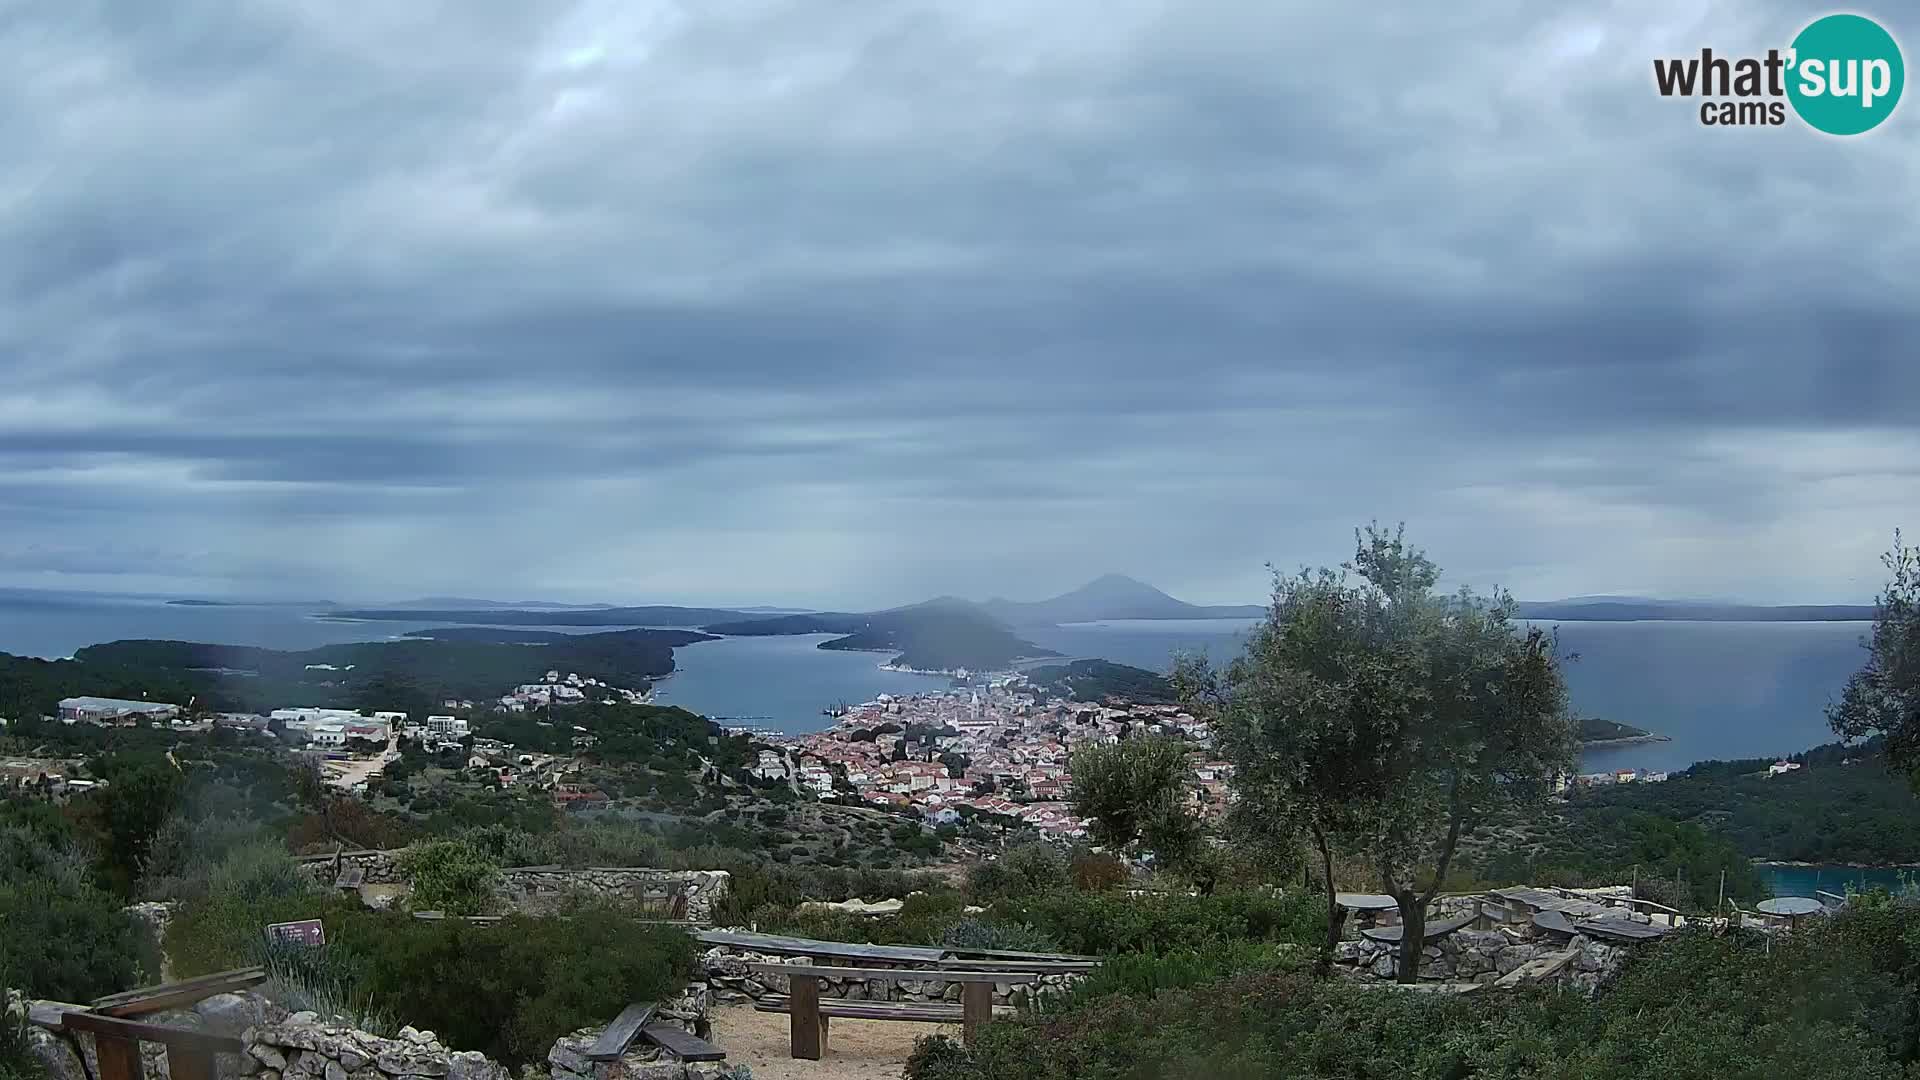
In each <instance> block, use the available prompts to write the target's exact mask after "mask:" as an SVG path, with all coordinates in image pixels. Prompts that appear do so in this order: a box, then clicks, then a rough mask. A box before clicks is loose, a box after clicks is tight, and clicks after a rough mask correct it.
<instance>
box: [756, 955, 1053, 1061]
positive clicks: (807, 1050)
mask: <svg viewBox="0 0 1920 1080" xmlns="http://www.w3.org/2000/svg"><path fill="white" fill-rule="evenodd" d="M747 967H748V968H749V969H750V970H752V971H754V972H755V973H757V974H761V975H784V976H786V978H787V981H788V986H789V987H790V991H789V993H788V994H787V995H786V996H785V997H780V996H771V997H764V998H761V999H760V1000H759V1001H758V1002H756V1003H754V1009H755V1010H757V1011H759V1012H784V1013H786V1014H788V1016H789V1017H791V1019H790V1021H789V1024H788V1030H789V1040H788V1041H789V1044H790V1046H789V1050H790V1056H792V1057H795V1058H802V1059H805V1060H808V1061H818V1060H820V1055H821V1054H823V1053H825V1052H826V1049H827V1028H828V1021H829V1020H831V1019H833V1018H834V1017H840V1018H842V1019H847V1020H917V1021H921V1022H923V1023H936V1024H950V1023H953V1022H955V1021H959V1022H960V1023H961V1024H962V1025H963V1029H964V1039H965V1041H966V1042H968V1043H971V1042H973V1040H974V1038H975V1036H977V1035H978V1034H979V1031H980V1028H981V1027H982V1026H984V1025H985V1024H986V1023H987V1021H989V1020H991V1019H993V986H994V984H995V983H1033V982H1039V981H1040V973H1039V972H1037V971H1031V970H1025V971H978V970H969V971H956V970H953V969H950V968H939V969H936V970H932V971H928V970H924V969H922V970H915V969H911V968H868V967H827V966H823V965H816V964H776V963H768V962H759V963H753V964H748V965H747ZM822 979H855V980H861V981H866V982H949V983H959V984H960V985H961V990H960V1004H959V1005H957V1006H956V1005H951V1004H947V1003H945V1002H917V1001H842V1000H837V999H831V998H830V999H828V1000H826V1001H824V1002H823V1001H821V1000H820V981H821V980H822Z"/></svg>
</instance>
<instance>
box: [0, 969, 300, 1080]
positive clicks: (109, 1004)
mask: <svg viewBox="0 0 1920 1080" xmlns="http://www.w3.org/2000/svg"><path fill="white" fill-rule="evenodd" d="M266 978H267V973H266V971H265V970H264V969H262V968H257V967H255V968H240V969H238V970H236V971H222V972H219V973H217V974H213V975H203V976H201V977H199V978H197V979H187V980H185V981H183V982H174V983H163V984H161V985H159V986H149V987H144V988H142V989H139V990H129V991H127V992H126V993H124V994H112V995H109V996H107V997H103V998H99V999H97V1000H95V1001H94V1002H93V1003H92V1004H91V1005H88V1006H85V1007H80V1006H63V1005H55V1004H37V1005H35V1006H34V1007H33V1008H32V1009H31V1010H30V1012H29V1013H28V1020H29V1021H30V1022H31V1023H33V1024H36V1025H38V1026H40V1027H43V1028H46V1029H48V1030H49V1031H60V1032H69V1033H74V1034H88V1035H92V1036H93V1044H94V1051H95V1057H96V1058H97V1059H98V1061H99V1072H98V1075H97V1076H96V1078H95V1080H145V1075H144V1074H145V1069H144V1068H143V1067H142V1065H141V1061H140V1044H141V1043H143V1042H151V1043H159V1044H160V1045H161V1046H163V1047H165V1048H166V1051H167V1072H168V1074H169V1075H170V1076H171V1077H172V1078H173V1080H214V1067H213V1056H214V1055H215V1054H243V1053H246V1049H247V1047H246V1044H245V1043H243V1042H241V1041H240V1040H239V1039H237V1038H234V1037H233V1036H230V1035H213V1034H209V1033H207V1032H204V1031H194V1030H192V1029H190V1028H177V1027H170V1026H168V1025H166V1024H152V1023H147V1022H146V1021H143V1020H134V1019H130V1018H131V1017H135V1016H144V1015H147V1014H150V1013H156V1012H162V1011H165V1010H167V1009H178V1008H184V1007H186V1006H190V1005H192V1004H193V1003H195V1002H197V1001H199V1000H201V999H202V998H207V997H212V996H213V995H215V994H224V993H229V992H231V991H234V990H244V989H246V988H247V987H250V986H254V985H257V984H259V983H261V982H264V981H266Z"/></svg>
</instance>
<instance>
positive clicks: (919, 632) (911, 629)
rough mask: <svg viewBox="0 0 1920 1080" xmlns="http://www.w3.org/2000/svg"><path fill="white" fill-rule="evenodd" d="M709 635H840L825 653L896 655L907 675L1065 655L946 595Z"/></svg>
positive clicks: (730, 625) (747, 624) (723, 627)
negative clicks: (864, 611) (1026, 638)
mask: <svg viewBox="0 0 1920 1080" xmlns="http://www.w3.org/2000/svg"><path fill="white" fill-rule="evenodd" d="M705 629H706V630H707V631H708V632H709V633H714V634H726V635H731V636H737V637H762V636H768V635H777V634H839V635H841V636H840V637H836V638H834V639H833V640H831V641H823V642H821V643H820V646H819V647H820V648H822V649H835V650H844V651H855V652H890V653H893V654H894V657H893V659H892V660H891V661H889V662H888V664H887V665H886V666H888V667H891V668H894V669H897V670H906V671H926V672H953V671H960V670H966V671H1002V670H1006V669H1007V668H1010V667H1012V666H1013V665H1014V663H1016V662H1017V661H1020V660H1031V659H1038V658H1042V657H1048V656H1058V655H1059V654H1058V653H1056V652H1054V651H1052V650H1051V649H1043V648H1041V647H1040V646H1038V645H1035V644H1034V643H1033V642H1031V641H1027V640H1024V639H1023V638H1021V637H1020V636H1018V635H1017V634H1015V633H1014V632H1013V631H1012V630H1011V629H1009V628H1008V627H1007V626H1005V625H1004V624H1002V623H1001V622H1000V621H999V620H998V619H995V618H994V617H992V616H991V615H989V614H987V613H986V612H985V611H983V610H981V609H980V608H979V607H978V606H977V605H974V604H970V603H968V602H966V601H965V600H957V599H954V598H951V597H942V598H941V599H938V600H929V601H927V602H926V603H924V604H913V605H911V606H908V607H903V608H892V609H889V610H887V611H872V612H867V613H865V614H850V613H846V612H818V613H814V614H809V615H782V616H778V617H775V618H763V619H745V620H741V621H737V622H726V623H714V624H711V625H709V626H707V627H705Z"/></svg>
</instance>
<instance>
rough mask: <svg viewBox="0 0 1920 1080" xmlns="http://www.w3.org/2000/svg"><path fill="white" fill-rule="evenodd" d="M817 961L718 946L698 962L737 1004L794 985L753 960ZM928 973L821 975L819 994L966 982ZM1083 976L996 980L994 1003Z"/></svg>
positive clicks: (871, 995) (934, 997) (856, 997)
mask: <svg viewBox="0 0 1920 1080" xmlns="http://www.w3.org/2000/svg"><path fill="white" fill-rule="evenodd" d="M813 962H814V961H813V960H812V959H811V958H809V957H800V956H776V955H771V954H764V953H757V952H751V951H748V950H745V949H738V948H734V947H733V946H730V945H716V946H714V947H712V948H710V949H708V950H707V951H706V952H704V953H702V954H701V956H700V966H701V969H702V971H703V972H704V973H705V974H706V977H707V983H708V986H709V987H710V988H711V994H712V999H713V1001H714V1003H716V1004H719V1005H739V1004H744V1003H746V1002H751V1001H758V1000H760V999H761V998H763V997H767V996H769V995H775V996H784V995H786V994H788V993H790V992H791V983H790V980H789V979H788V978H787V977H786V976H784V975H775V974H760V973H757V972H755V971H753V970H752V969H751V968H749V967H748V966H747V965H749V964H759V963H768V964H789V965H793V964H811V963H813ZM861 966H862V967H886V966H889V965H883V964H878V963H869V962H863V963H862V964H861ZM894 966H900V967H905V966H908V965H894ZM926 976H927V977H926V978H924V979H907V980H902V981H900V982H870V981H868V980H865V979H823V980H821V982H820V996H821V997H823V998H842V999H845V1000H848V1001H913V1002H922V1003H930V1002H943V1001H944V1002H953V1003H958V1002H959V1000H960V989H961V986H962V985H963V984H961V983H957V982H949V981H947V980H945V979H942V978H941V977H940V973H939V972H938V971H929V972H927V973H926ZM1082 977H1083V976H1080V975H1073V974H1065V975H1043V976H1041V977H1040V982H1039V983H1038V984H1037V985H1032V984H1027V983H1019V984H1015V983H995V984H993V1001H994V1004H996V1005H1012V1004H1017V1003H1018V1002H1020V1001H1023V1000H1026V999H1027V998H1028V996H1029V995H1033V996H1036V997H1051V996H1055V995H1062V994H1065V993H1066V991H1067V990H1068V989H1069V988H1070V987H1071V986H1072V985H1073V984H1074V983H1075V982H1078V981H1079V980H1080V979H1081V978H1082Z"/></svg>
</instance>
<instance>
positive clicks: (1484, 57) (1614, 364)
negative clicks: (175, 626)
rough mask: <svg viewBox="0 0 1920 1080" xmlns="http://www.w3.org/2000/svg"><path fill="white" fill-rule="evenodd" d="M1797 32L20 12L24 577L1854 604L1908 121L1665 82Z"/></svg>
mask: <svg viewBox="0 0 1920 1080" xmlns="http://www.w3.org/2000/svg"><path fill="white" fill-rule="evenodd" d="M162 8H164V10H162ZM0 10H4V9H0ZM1882 14H1889V13H1882ZM1892 14H1894V15H1895V17H1893V18H1891V19H1890V20H1889V22H1890V24H1891V25H1892V26H1893V29H1894V30H1895V33H1896V34H1905V35H1907V36H1909V37H1911V38H1913V39H1914V40H1920V34H1916V33H1914V32H1913V28H1909V27H1906V26H1904V25H1903V24H1902V23H1901V22H1900V20H1899V18H1898V17H1897V13H1892ZM1809 17H1810V13H1809V12H1807V11H1803V10H1799V9H1797V8H1795V7H1793V6H1791V5H1786V4H1774V5H1754V4H1743V5H1738V6H1737V7H1736V6H1734V5H1727V4H1707V3H1699V4H1694V5H1692V6H1685V5H1682V6H1676V5H1673V4H1670V3H1654V2H1652V0H1647V2H1644V3H1642V2H1628V0H1622V2H1618V3H1614V4H1611V5H1608V6H1606V7H1604V8H1594V9H1569V10H1567V11H1565V12H1553V11H1543V10H1540V9H1539V7H1538V5H1529V4H1522V3H1518V2H1506V0H1478V2H1475V3H1468V4H1463V5H1447V6H1444V7H1438V6H1430V7H1405V8H1398V7H1396V8H1392V9H1382V10H1376V11H1367V12H1358V11H1342V10H1338V9H1333V8H1324V9H1323V8H1322V7H1320V6H1317V5H1291V4H1273V3H1259V2H1254V0H1204V2H1188V3H1182V4H1173V3H1165V2H1159V0H1154V2H1148V0H1123V2H1120V3H1111V2H1109V3H1100V4H1095V3H1091V2H1079V0H1074V2H1067V3H1062V4H1055V5H1047V6H1045V7H1044V8H1037V7H1034V6H1033V5H1026V4H1013V3H998V2H985V3H975V4H964V5H963V4H953V3H930V2H919V3H902V2H887V3H880V2H852V3H842V4H822V3H812V4H803V3H799V2H790V0H726V2H714V3H701V4H691V3H661V2H649V3H576V4H572V5H559V6H554V5H516V4H485V3H445V4H427V3H421V4H390V3H389V4H374V3H364V4H363V3H336V4H306V3H295V2H291V0H287V2H270V0H259V2H252V3H244V2H240V0H227V2H212V0H198V2H192V3H181V4H169V5H161V6H155V5H150V4H133V3H111V2H105V0H97V2H94V3H78V4H67V5H54V6H35V7H31V8H29V7H27V6H24V5H23V6H19V7H17V8H15V9H11V10H4V13H3V14H0V60H4V61H6V62H5V63H4V64H0V132H4V133H6V135H7V137H8V138H7V141H8V147H9V153H8V155H7V157H6V159H5V160H4V162H0V310H4V312H5V315H4V316H0V512H4V513H5V515H6V517H7V520H8V529H7V542H6V543H5V544H4V545H0V585H4V584H63V583H79V584H101V585H110V586H114V587H120V586H129V587H151V588H164V589H178V590H185V591H210V592H257V591H263V590H271V591H277V592H281V593H300V594H312V593H315V592H325V593H328V594H332V595H345V596H351V595H363V596H379V595H395V594H399V593H409V594H412V593H420V592H431V591H451V592H459V593H467V594H472V593H480V594H489V593H500V594H503V595H504V594H506V593H514V594H521V593H526V592H530V591H531V592H544V593H546V594H549V595H566V594H572V595H575V596H578V597H581V598H596V599H615V598H634V599H649V600H662V601H667V600H689V601H703V600H714V599H716V598H717V599H726V600H731V601H734V602H744V601H748V600H752V599H763V600H765V601H769V602H772V601H776V600H793V601H809V602H820V603H833V604H848V605H851V604H863V603H870V604H882V603H894V602H902V601H906V600H912V599H916V598H919V597H920V596H923V595H929V594H932V593H938V592H958V593H965V594H973V595H988V594H993V593H1000V594H1006V595H1016V596H1017V595H1035V594H1039V593H1044V592H1049V591H1054V590H1058V589H1061V588H1065V587H1068V586H1070V585H1073V584H1075V583H1076V579H1078V578H1081V577H1085V576H1089V575H1090V573H1092V572H1097V570H1102V569H1107V568H1117V569H1123V570H1127V571H1129V572H1132V573H1136V574H1139V575H1141V576H1143V577H1146V578H1148V579H1150V580H1154V581H1156V582H1158V583H1160V584H1162V585H1165V586H1167V587H1169V588H1171V589H1173V590H1175V591H1178V592H1184V593H1190V594H1192V595H1193V596H1194V598H1196V599H1216V600H1233V599H1246V598H1249V597H1251V596H1254V595H1257V594H1258V592H1259V591H1260V589H1261V588H1262V586H1263V584H1264V574H1263V572H1262V570H1261V565H1262V564H1263V563H1264V562H1266V561H1268V560H1272V561H1275V562H1277V563H1279V564H1281V565H1283V566H1290V565H1293V564H1295V563H1298V562H1300V561H1329V560H1336V559H1338V558H1340V557H1341V556H1342V554H1343V548H1344V547H1345V545H1346V543H1347V537H1348V536H1349V535H1350V529H1351V527H1352V525H1354V524H1355V523H1357V522H1360V521H1364V520H1367V519H1369V518H1372V517H1376V516H1379V517H1385V518H1388V519H1394V518H1406V519H1407V520H1408V521H1409V522H1410V524H1411V526H1412V528H1413V530H1414V532H1415V535H1416V536H1417V537H1418V538H1419V539H1421V540H1422V541H1423V542H1424V543H1426V544H1427V545H1428V546H1429V547H1430V548H1432V549H1433V551H1434V553H1435V554H1436V556H1437V557H1439V558H1440V560H1441V561H1442V562H1443V564H1445V565H1447V566H1448V567H1449V568H1451V569H1453V570H1454V571H1455V572H1456V573H1457V574H1458V575H1459V576H1460V577H1461V578H1463V579H1465V580H1471V581H1474V582H1476V583H1480V584H1490V583H1493V582H1504V583H1506V584H1508V585H1510V586H1512V587H1513V588H1515V589H1516V590H1517V591H1520V592H1521V593H1523V594H1528V595H1537V596H1544V595H1553V594H1566V593H1579V592H1599V591H1647V592H1668V593H1678V594H1686V595H1699V594H1703V593H1725V594H1735V595H1746V596H1752V597H1756V598H1765V597H1772V596H1778V597H1781V598H1784V599H1808V600H1825V599H1852V598H1858V597H1861V596H1863V595H1864V594H1866V593H1867V592H1869V591H1871V581H1870V577H1871V571H1872V569H1873V564H1872V554H1873V552H1874V551H1875V550H1876V549H1877V548H1878V547H1879V546H1881V545H1883V544H1884V541H1885V538H1886V534H1887V533H1888V532H1889V531H1890V530H1891V528H1892V527H1893V525H1895V524H1897V523H1898V515H1899V514H1900V513H1901V512H1903V511H1904V510H1906V509H1907V508H1910V507H1911V506H1913V505H1916V504H1920V476H1916V474H1915V470H1914V469H1913V467H1912V466H1910V465H1908V464H1907V463H1908V462H1911V461H1913V460H1916V459H1920V454H1916V450H1920V432H1917V431H1916V423H1915V420H1914V415H1915V412H1914V407H1915V405H1916V403H1920V368H1916V366H1915V365H1914V364H1912V363H1911V361H1910V358H1909V357H1908V355H1907V353H1908V351H1910V350H1908V349H1907V346H1906V343H1908V342H1911V341H1912V340H1913V339H1914V337H1915V333H1914V332H1915V330H1916V329H1920V328H1917V327H1916V325H1915V323H1916V314H1917V311H1920V309H1917V307H1916V304H1915V301H1914V298H1913V296H1914V294H1913V291H1912V289H1911V284H1910V281H1909V278H1908V275H1909V273H1910V271H1911V268H1912V265H1913V257H1914V252H1915V240H1916V237H1915V229H1914V212H1913V210H1912V209H1911V206H1910V199H1909V197H1908V196H1907V194H1906V193H1907V192H1909V191H1910V190H1911V186H1912V185H1911V181H1912V178H1913V175H1914V167H1915V164H1916V159H1917V157H1920V155H1916V152H1915V140H1914V137H1913V135H1912V134H1911V133H1912V132H1913V131H1914V130H1915V128H1914V126H1913V125H1914V120H1913V113H1912V112H1911V109H1912V107H1913V106H1911V105H1908V106H1904V107H1903V110H1902V112H1901V113H1899V114H1897V115H1896V116H1895V118H1894V120H1893V121H1892V122H1890V123H1889V125H1887V127H1886V128H1885V129H1883V130H1881V131H1879V132H1876V133H1875V134H1874V135H1872V136H1870V137H1868V138H1865V139H1859V140H1851V141H1843V140H1834V139H1823V138H1819V137H1817V136H1814V135H1812V134H1811V133H1809V132H1807V131H1805V130H1802V129H1799V128H1789V129H1785V130H1709V129H1705V128H1702V127H1701V126H1700V125H1699V124H1698V123H1697V121H1696V120H1695V118H1694V115H1693V113H1692V111H1691V110H1690V108H1689V107H1688V106H1687V105H1686V104H1684V103H1680V102H1675V101H1663V100H1661V99H1659V98H1658V97H1657V95H1655V94H1654V93H1653V90H1652V86H1651V79H1650V66H1649V62H1650V60H1651V58H1652V57H1653V56H1655V55H1662V56H1665V55H1685V54H1687V53H1689V52H1695V51H1697V50H1698V49H1699V48H1700V47H1701V46H1702V45H1712V46H1714V47H1715V48H1716V50H1720V51H1726V52H1738V51H1741V50H1749V51H1760V50H1764V49H1765V48H1767V47H1768V46H1772V45H1782V44H1784V43H1785V42H1786V40H1787V39H1788V38H1790V36H1791V35H1792V33H1793V32H1794V31H1796V30H1797V29H1798V27H1799V26H1800V25H1801V24H1803V23H1804V22H1805V21H1806V20H1807V19H1808V18H1809ZM1917 25H1920V24H1917ZM1863 575H1864V576H1863Z"/></svg>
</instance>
